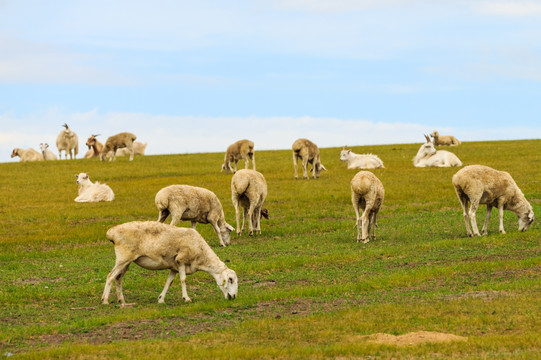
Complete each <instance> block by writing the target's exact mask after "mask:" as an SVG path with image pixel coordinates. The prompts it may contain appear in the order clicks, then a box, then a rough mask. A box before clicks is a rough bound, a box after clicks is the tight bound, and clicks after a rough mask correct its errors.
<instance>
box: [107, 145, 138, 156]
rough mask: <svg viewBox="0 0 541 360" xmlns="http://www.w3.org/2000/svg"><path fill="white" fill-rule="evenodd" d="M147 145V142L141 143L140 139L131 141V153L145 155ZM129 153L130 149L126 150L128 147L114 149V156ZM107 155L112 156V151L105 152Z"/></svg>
mask: <svg viewBox="0 0 541 360" xmlns="http://www.w3.org/2000/svg"><path fill="white" fill-rule="evenodd" d="M147 145H148V143H142V142H140V141H135V142H134V143H133V154H134V155H141V156H143V155H145V149H146V148H147ZM129 154H130V151H129V150H128V148H122V149H118V150H117V151H116V156H128V155H129ZM107 156H108V157H109V156H112V153H111V152H109V153H108V154H107Z"/></svg>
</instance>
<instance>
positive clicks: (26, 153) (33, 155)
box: [11, 148, 43, 162]
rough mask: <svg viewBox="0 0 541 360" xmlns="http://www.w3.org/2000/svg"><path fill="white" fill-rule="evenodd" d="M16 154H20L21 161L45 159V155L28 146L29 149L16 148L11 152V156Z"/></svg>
mask: <svg viewBox="0 0 541 360" xmlns="http://www.w3.org/2000/svg"><path fill="white" fill-rule="evenodd" d="M15 156H18V157H19V158H20V159H19V161H21V162H23V161H42V160H43V155H42V154H40V153H39V152H37V151H36V150H34V149H32V148H28V149H21V148H15V149H13V151H12V152H11V157H12V158H14V157H15Z"/></svg>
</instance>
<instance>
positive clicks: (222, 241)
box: [192, 221, 225, 246]
mask: <svg viewBox="0 0 541 360" xmlns="http://www.w3.org/2000/svg"><path fill="white" fill-rule="evenodd" d="M192 224H194V226H193V228H194V229H195V222H194V221H192ZM212 227H213V228H214V232H215V233H216V235H218V239H219V240H220V246H225V243H224V240H223V239H222V233H221V231H220V227H219V226H218V222H214V223H212Z"/></svg>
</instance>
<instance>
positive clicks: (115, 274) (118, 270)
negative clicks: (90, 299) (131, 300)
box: [101, 261, 131, 304]
mask: <svg viewBox="0 0 541 360" xmlns="http://www.w3.org/2000/svg"><path fill="white" fill-rule="evenodd" d="M130 263H131V261H123V262H118V261H117V263H116V264H115V267H113V269H112V270H111V271H110V272H109V274H108V275H107V280H106V281H105V288H104V289H103V294H102V296H101V302H102V304H109V294H110V293H111V287H112V286H113V281H114V280H116V285H117V287H116V291H117V298H118V301H119V302H120V303H121V304H124V295H122V277H123V276H124V274H125V273H126V271H127V270H128V267H129V265H130ZM119 283H120V290H119Z"/></svg>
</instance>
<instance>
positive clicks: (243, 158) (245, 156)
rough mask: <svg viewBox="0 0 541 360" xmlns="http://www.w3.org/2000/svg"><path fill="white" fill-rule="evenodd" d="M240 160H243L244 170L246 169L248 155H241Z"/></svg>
mask: <svg viewBox="0 0 541 360" xmlns="http://www.w3.org/2000/svg"><path fill="white" fill-rule="evenodd" d="M242 160H244V168H245V169H248V163H249V155H243V156H242Z"/></svg>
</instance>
